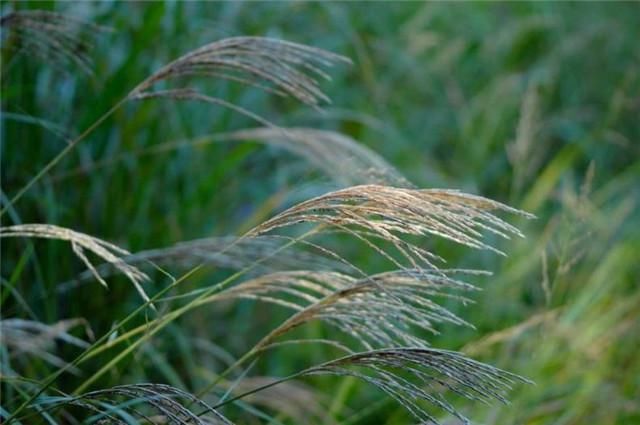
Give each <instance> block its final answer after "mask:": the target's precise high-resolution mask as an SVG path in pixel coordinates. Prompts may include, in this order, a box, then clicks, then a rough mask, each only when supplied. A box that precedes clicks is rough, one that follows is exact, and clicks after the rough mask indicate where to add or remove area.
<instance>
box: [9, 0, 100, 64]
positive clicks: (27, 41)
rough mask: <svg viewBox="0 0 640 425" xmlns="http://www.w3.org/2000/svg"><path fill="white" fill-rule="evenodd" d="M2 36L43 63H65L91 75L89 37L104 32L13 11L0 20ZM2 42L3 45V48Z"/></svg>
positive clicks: (48, 15) (46, 14)
mask: <svg viewBox="0 0 640 425" xmlns="http://www.w3.org/2000/svg"><path fill="white" fill-rule="evenodd" d="M0 27H2V29H3V32H5V30H7V32H8V33H9V34H13V35H15V37H16V39H17V41H18V43H17V48H19V49H20V50H21V51H22V52H24V53H26V54H31V55H35V56H39V57H41V58H42V59H44V60H47V61H54V62H67V61H70V62H72V63H74V64H75V65H77V66H78V67H79V68H80V69H82V70H83V71H84V72H86V73H88V74H91V73H92V61H91V58H90V56H89V52H90V51H91V49H92V47H93V46H92V43H91V40H90V38H91V36H92V35H95V34H96V33H97V32H103V31H107V30H108V28H105V27H102V26H99V25H96V24H94V23H92V22H89V21H85V20H83V19H80V18H74V17H70V16H67V15H64V14H61V13H57V12H51V11H47V10H16V11H12V12H9V13H7V14H6V15H4V16H3V17H2V18H0ZM4 44H5V43H4V40H3V45H4Z"/></svg>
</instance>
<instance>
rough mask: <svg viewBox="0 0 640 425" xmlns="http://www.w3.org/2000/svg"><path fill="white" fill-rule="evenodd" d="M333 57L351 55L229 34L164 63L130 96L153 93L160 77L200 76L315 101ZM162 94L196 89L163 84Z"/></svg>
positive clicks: (342, 59) (191, 92) (321, 97)
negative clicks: (167, 86)
mask: <svg viewBox="0 0 640 425" xmlns="http://www.w3.org/2000/svg"><path fill="white" fill-rule="evenodd" d="M337 62H345V63H350V60H349V59H348V58H345V57H343V56H340V55H336V54H334V53H331V52H327V51H326V50H322V49H317V48H314V47H309V46H305V45H302V44H296V43H291V42H288V41H283V40H277V39H270V38H263V37H232V38H227V39H224V40H220V41H216V42H213V43H210V44H207V45H205V46H202V47H201V48H199V49H196V50H193V51H191V52H189V53H187V54H185V55H183V56H181V57H179V58H178V59H176V60H175V61H173V62H171V63H169V64H168V65H165V66H164V67H162V68H161V69H160V70H158V71H157V72H155V73H154V74H152V75H151V76H150V77H149V78H147V79H146V80H145V81H143V82H142V83H141V84H139V85H138V86H137V87H136V88H135V89H134V90H133V91H132V92H131V94H130V98H144V97H145V96H146V95H153V93H152V92H148V90H149V89H151V88H152V87H153V86H154V85H155V84H156V83H158V82H160V81H173V80H180V79H184V78H185V77H198V76H200V77H208V78H219V79H226V80H231V81H237V82H240V83H242V84H245V85H249V86H253V87H257V88H260V89H262V90H266V91H268V92H269V93H272V94H275V95H278V96H291V97H293V98H295V99H297V100H299V101H300V102H303V103H305V104H307V105H311V106H317V105H319V104H320V102H329V98H328V97H327V96H326V95H325V94H324V93H322V91H321V90H320V88H319V86H318V84H319V82H318V78H322V79H327V80H328V79H330V77H329V76H328V75H327V74H326V73H325V72H324V71H323V68H327V67H331V66H332V65H334V64H335V63H337ZM263 84H266V85H263ZM161 95H162V96H171V97H172V96H175V95H178V96H179V97H181V96H186V97H192V98H198V92H197V91H195V90H192V89H188V88H185V87H181V88H178V89H172V90H166V91H163V92H162V94H161ZM217 100H218V101H220V102H224V101H223V100H221V99H217Z"/></svg>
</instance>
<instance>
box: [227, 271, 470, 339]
mask: <svg viewBox="0 0 640 425" xmlns="http://www.w3.org/2000/svg"><path fill="white" fill-rule="evenodd" d="M464 272H467V273H477V272H473V271H464V270H457V271H456V270H449V271H443V270H437V271H436V270H433V271H428V270H411V271H404V270H401V271H393V272H385V273H381V274H377V275H373V276H367V277H365V278H361V279H356V278H354V277H352V276H349V275H346V274H342V273H338V272H313V271H298V272H281V273H275V274H268V275H265V276H261V277H258V278H256V279H251V280H248V281H245V282H243V283H241V284H240V285H237V286H236V287H233V288H231V289H229V290H227V291H225V292H224V293H223V294H221V297H222V298H245V299H258V300H261V301H265V302H269V303H273V304H277V305H281V306H284V307H287V308H290V309H292V310H294V311H295V314H294V315H293V316H291V317H290V318H289V319H288V320H287V321H286V322H284V323H283V324H282V325H281V326H279V327H278V328H277V329H275V330H274V331H273V332H271V333H270V334H269V335H268V336H267V337H266V338H265V339H263V341H262V342H261V345H263V346H267V345H269V344H271V343H272V342H273V341H274V340H275V339H276V338H278V337H279V336H281V335H283V334H285V333H287V332H288V331H289V330H291V329H293V328H295V327H297V326H300V325H302V324H304V323H307V322H309V321H311V320H321V321H324V322H326V323H328V324H330V325H332V326H334V327H335V328H337V329H340V330H342V331H343V332H344V333H345V334H346V335H349V336H351V337H353V338H354V339H355V340H356V341H357V342H358V343H359V344H361V345H362V346H364V348H366V349H373V348H383V347H393V346H409V345H410V346H416V347H424V346H426V345H427V342H426V341H425V340H423V339H422V338H419V337H417V336H416V334H417V333H416V331H417V330H425V331H428V332H432V333H437V331H436V329H435V327H434V325H435V324H439V323H445V322H448V323H454V324H457V325H469V324H468V323H466V322H465V321H464V320H462V319H461V318H459V317H457V316H456V315H454V314H453V313H451V312H450V311H448V310H447V309H445V308H443V307H441V306H440V305H438V304H437V303H436V302H434V301H433V299H434V298H439V297H440V298H442V297H456V298H459V299H461V300H463V301H465V302H469V301H470V300H468V299H466V298H464V297H460V296H458V295H452V294H450V293H449V292H448V291H449V290H451V289H458V290H472V289H474V287H473V286H472V285H470V284H468V283H465V282H462V281H459V280H456V279H453V278H452V277H450V276H452V275H454V274H456V273H460V274H462V273H464ZM334 339H335V338H334ZM343 347H344V346H343ZM345 349H347V348H345ZM347 350H348V349H347ZM349 351H350V350H349Z"/></svg>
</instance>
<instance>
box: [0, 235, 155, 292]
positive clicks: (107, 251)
mask: <svg viewBox="0 0 640 425" xmlns="http://www.w3.org/2000/svg"><path fill="white" fill-rule="evenodd" d="M0 238H40V239H54V240H60V241H67V242H69V243H70V244H71V249H72V250H73V252H74V253H75V254H76V256H77V257H78V258H79V259H80V260H81V261H82V262H83V263H84V264H85V266H87V269H88V270H89V271H90V272H91V274H92V275H93V277H95V278H96V280H97V281H98V282H100V283H101V284H102V285H103V286H104V287H105V288H107V287H108V285H107V282H105V280H104V279H103V278H102V276H101V275H100V273H98V270H96V268H95V266H94V265H93V263H92V262H91V261H90V260H89V258H88V257H87V256H86V254H85V251H89V252H91V253H93V254H94V255H96V256H97V257H99V258H100V259H102V260H103V261H106V262H107V263H109V264H110V265H111V266H113V267H114V268H115V269H116V270H118V271H119V272H120V273H122V274H124V275H125V276H126V277H127V278H128V279H129V281H130V282H131V283H132V284H133V286H134V287H135V288H136V290H137V291H138V293H139V294H140V296H141V297H142V299H143V300H144V301H146V302H148V301H149V296H148V295H147V293H146V292H145V291H144V288H143V287H142V283H144V282H145V281H147V280H149V277H148V276H147V275H146V274H145V273H143V272H142V271H140V269H138V268H137V267H134V266H132V265H130V264H127V263H126V261H124V260H123V257H124V256H127V255H130V254H131V253H130V252H129V251H127V250H125V249H123V248H120V247H119V246H117V245H114V244H112V243H110V242H107V241H104V240H102V239H99V238H96V237H94V236H89V235H87V234H85V233H81V232H77V231H75V230H71V229H68V228H66V227H60V226H55V225H53V224H16V225H13V226H5V227H0Z"/></svg>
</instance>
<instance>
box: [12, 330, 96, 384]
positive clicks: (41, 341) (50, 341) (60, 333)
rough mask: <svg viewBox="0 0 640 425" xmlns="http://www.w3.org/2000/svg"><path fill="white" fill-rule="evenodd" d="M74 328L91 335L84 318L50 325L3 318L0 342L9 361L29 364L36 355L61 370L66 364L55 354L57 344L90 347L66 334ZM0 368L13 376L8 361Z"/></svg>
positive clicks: (72, 370) (74, 371) (75, 371)
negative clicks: (81, 328)
mask: <svg viewBox="0 0 640 425" xmlns="http://www.w3.org/2000/svg"><path fill="white" fill-rule="evenodd" d="M77 326H84V327H85V329H86V331H87V333H88V335H89V336H93V334H92V333H91V329H90V328H89V327H88V323H87V321H86V320H84V319H68V320H61V321H59V322H57V323H54V324H51V325H48V324H45V323H41V322H37V321H34V320H25V319H18V318H13V319H2V320H0V342H1V343H2V346H3V347H4V348H6V349H7V350H8V355H9V358H8V360H13V361H18V362H25V361H28V358H29V356H35V357H37V358H39V359H41V360H43V361H45V362H47V363H49V364H51V365H53V366H56V367H64V366H66V365H67V363H66V362H65V361H64V360H62V359H61V358H60V357H58V356H56V355H55V354H54V351H55V343H56V341H61V342H64V343H66V344H71V345H75V346H76V347H80V348H87V347H89V344H88V343H87V342H86V341H84V340H82V339H80V338H77V337H75V336H73V335H71V334H70V333H69V331H70V330H71V329H73V328H75V327H77ZM2 369H3V370H2V373H3V374H5V375H15V372H14V371H12V370H11V369H10V365H9V363H8V362H7V364H3V365H2ZM70 371H71V372H73V373H76V374H79V373H80V371H79V370H78V369H75V368H71V369H70Z"/></svg>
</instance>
